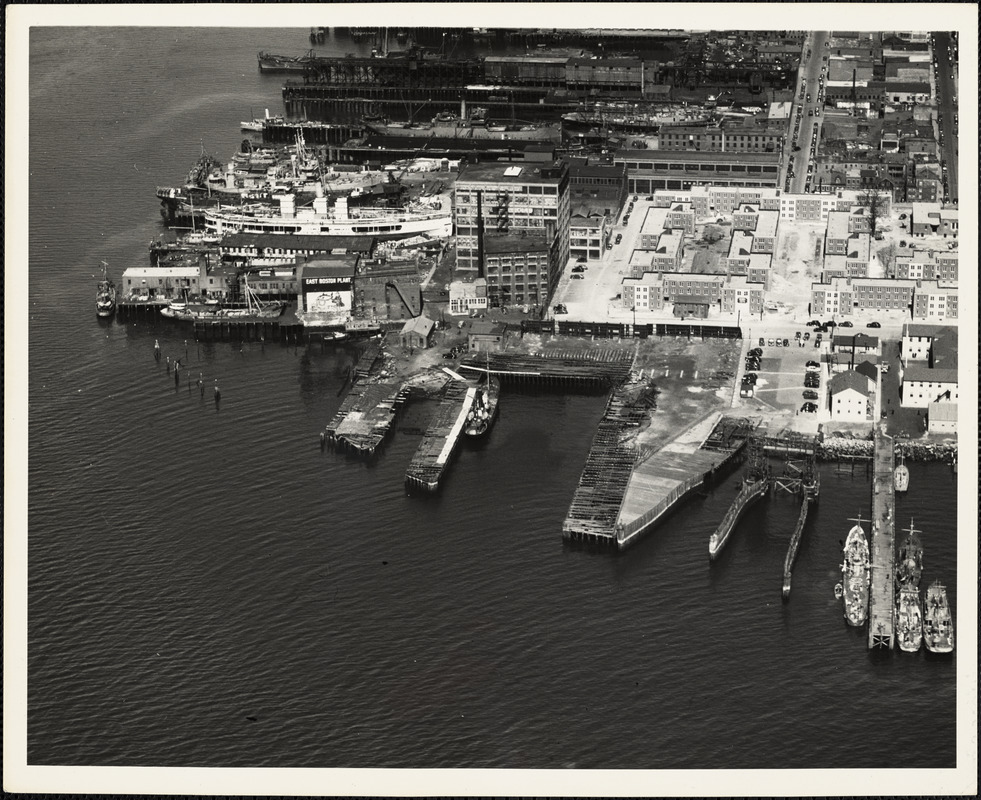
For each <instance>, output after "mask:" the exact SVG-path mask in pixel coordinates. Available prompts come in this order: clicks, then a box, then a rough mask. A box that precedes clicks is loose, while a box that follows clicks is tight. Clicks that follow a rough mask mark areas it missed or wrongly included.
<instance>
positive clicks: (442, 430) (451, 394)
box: [405, 381, 477, 492]
mask: <svg viewBox="0 0 981 800" xmlns="http://www.w3.org/2000/svg"><path fill="white" fill-rule="evenodd" d="M476 394H477V389H476V387H475V386H473V385H472V384H469V383H463V382H460V381H450V382H449V383H448V384H447V385H446V388H445V389H444V390H443V397H442V399H441V400H440V403H439V407H438V408H437V409H436V414H435V416H434V417H433V421H432V422H431V423H430V424H429V427H428V428H427V429H426V432H425V433H424V434H423V437H422V442H420V444H419V449H418V450H416V453H415V455H414V456H413V457H412V461H411V462H410V463H409V468H408V470H406V473H405V483H406V486H408V487H409V488H410V489H421V490H423V491H426V492H435V491H436V490H437V489H438V488H439V481H440V478H442V477H443V473H444V472H445V470H446V467H447V465H448V464H449V461H450V456H452V455H453V451H454V450H455V449H456V446H457V444H458V442H459V440H460V433H461V432H462V430H463V425H464V423H465V422H466V419H467V413H468V412H469V411H470V407H471V406H472V405H473V402H474V398H475V397H476Z"/></svg>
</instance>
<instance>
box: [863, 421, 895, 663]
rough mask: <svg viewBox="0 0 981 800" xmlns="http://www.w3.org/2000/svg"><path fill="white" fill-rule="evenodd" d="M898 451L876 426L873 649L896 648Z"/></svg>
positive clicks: (871, 593)
mask: <svg viewBox="0 0 981 800" xmlns="http://www.w3.org/2000/svg"><path fill="white" fill-rule="evenodd" d="M895 469H896V452H895V444H894V441H893V437H891V436H888V435H887V434H886V432H885V430H884V426H883V427H880V426H876V429H875V457H874V461H873V472H872V548H871V549H872V553H871V556H872V559H871V562H872V563H871V566H872V576H871V581H872V583H871V587H870V591H869V649H870V650H872V649H874V648H880V647H884V648H887V649H890V650H891V649H892V647H893V643H894V641H895V638H894V628H895V624H894V616H893V615H894V611H895V588H894V582H895V561H896V549H895V548H896V513H895V512H896V509H895V505H896V494H895V485H894V482H893V481H894V476H895Z"/></svg>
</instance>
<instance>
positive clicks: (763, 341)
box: [760, 336, 766, 347]
mask: <svg viewBox="0 0 981 800" xmlns="http://www.w3.org/2000/svg"><path fill="white" fill-rule="evenodd" d="M765 344H766V339H764V338H763V337H762V336H761V337H760V347H763V345H765Z"/></svg>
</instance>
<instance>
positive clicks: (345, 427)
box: [324, 383, 408, 456]
mask: <svg viewBox="0 0 981 800" xmlns="http://www.w3.org/2000/svg"><path fill="white" fill-rule="evenodd" d="M407 396H408V391H407V389H406V388H405V387H404V386H402V385H400V384H393V383H372V384H366V385H364V386H355V387H354V388H353V389H352V390H351V392H350V394H348V396H347V397H345V398H344V402H343V403H341V407H340V408H339V409H338V410H337V413H336V414H335V415H334V418H333V419H332V420H331V421H330V422H329V423H328V425H327V428H326V430H325V432H324V433H325V436H326V441H327V442H329V443H330V444H331V445H332V446H334V447H337V448H338V449H342V450H351V451H353V452H355V453H358V454H360V455H365V456H370V455H373V454H374V452H375V450H376V449H377V447H378V446H379V445H380V444H381V443H382V441H384V439H385V437H386V436H387V435H388V432H389V431H390V430H391V428H392V424H393V423H394V422H395V415H396V412H397V411H398V409H399V408H400V407H401V405H402V404H403V403H404V402H405V399H406V397H407Z"/></svg>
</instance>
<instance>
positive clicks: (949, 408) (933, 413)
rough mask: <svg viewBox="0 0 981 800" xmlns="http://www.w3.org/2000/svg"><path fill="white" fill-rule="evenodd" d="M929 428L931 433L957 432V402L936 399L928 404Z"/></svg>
mask: <svg viewBox="0 0 981 800" xmlns="http://www.w3.org/2000/svg"><path fill="white" fill-rule="evenodd" d="M927 430H928V431H929V432H930V433H940V434H951V433H953V434H956V433H957V403H955V402H952V401H950V400H941V401H934V402H933V403H930V405H928V406H927Z"/></svg>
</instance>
